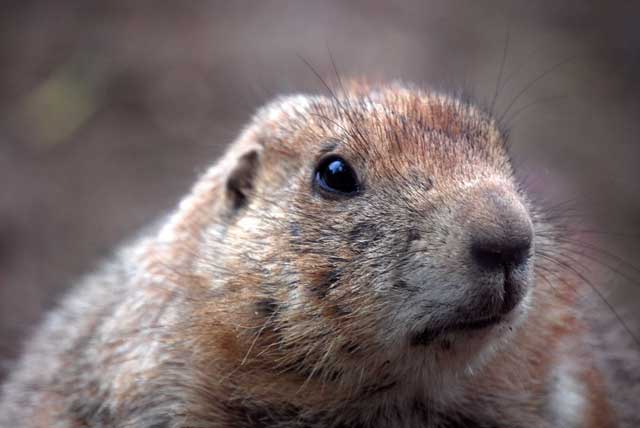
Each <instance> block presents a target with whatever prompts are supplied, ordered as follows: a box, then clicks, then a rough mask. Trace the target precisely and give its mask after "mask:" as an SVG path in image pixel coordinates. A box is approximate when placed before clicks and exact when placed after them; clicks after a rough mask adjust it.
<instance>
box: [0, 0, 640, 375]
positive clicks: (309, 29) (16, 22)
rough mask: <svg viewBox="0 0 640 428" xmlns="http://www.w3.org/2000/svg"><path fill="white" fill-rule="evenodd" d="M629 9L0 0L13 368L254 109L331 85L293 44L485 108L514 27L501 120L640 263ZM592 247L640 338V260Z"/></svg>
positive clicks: (555, 194) (312, 57)
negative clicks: (91, 274) (463, 95)
mask: <svg viewBox="0 0 640 428" xmlns="http://www.w3.org/2000/svg"><path fill="white" fill-rule="evenodd" d="M632 3H633V2H595V1H594V2H587V1H578V0H575V1H564V2H557V1H521V2H486V1H483V2H480V1H473V0H470V1H409V2H391V1H388V2H385V1H364V0H363V1H351V2H337V1H334V2H330V1H325V2H303V1H291V2H264V1H253V2H244V1H233V2H230V1H224V2H223V1H220V2H192V1H181V2H178V1H153V2H152V1H148V2H143V1H139V2H120V1H103V2H92V1H87V0H64V1H62V0H60V1H55V2H54V1H41V2H37V1H14V2H11V1H4V2H2V8H1V12H0V363H1V365H0V378H1V377H2V373H3V371H4V370H6V367H8V366H7V364H8V363H10V361H11V359H12V358H14V357H15V355H16V353H17V352H18V350H19V344H20V343H21V342H22V341H23V340H24V338H25V335H26V334H28V332H29V331H30V330H31V329H32V328H33V326H34V323H36V322H37V321H38V320H40V319H41V317H42V315H43V311H44V310H46V309H47V308H49V307H51V305H52V304H53V303H54V302H55V301H56V299H57V298H59V296H60V294H61V292H62V291H63V290H64V289H65V288H66V287H68V286H69V285H70V284H72V283H73V281H74V279H75V278H77V277H78V276H80V275H81V274H82V273H84V272H87V271H90V270H91V269H93V267H95V266H96V264H97V263H98V262H99V261H100V259H102V258H104V257H106V256H108V255H109V254H110V252H111V251H112V249H113V248H114V247H115V246H116V245H117V244H118V243H120V242H122V241H123V240H126V239H127V238H129V237H131V236H132V234H134V233H135V231H136V230H137V229H139V228H140V227H142V226H143V225H145V224H146V223H148V222H150V221H152V220H153V219H154V218H156V217H157V216H159V215H161V214H162V213H164V212H166V210H168V209H170V208H171V207H173V206H174V205H175V204H176V202H177V201H178V199H179V198H180V196H181V195H183V194H184V193H185V192H186V191H187V189H188V188H189V186H190V184H191V183H192V182H193V181H194V179H195V177H196V176H197V174H198V173H199V172H201V171H203V169H204V168H205V167H206V166H207V165H209V164H211V163H212V162H213V161H214V160H215V159H216V156H217V155H219V154H220V152H221V150H222V149H223V148H224V146H225V145H226V144H228V143H229V142H230V141H232V139H233V138H234V136H235V135H236V134H237V132H238V131H239V129H240V127H241V126H242V124H243V123H244V122H245V121H246V120H247V119H248V118H249V117H250V116H251V114H252V112H253V111H254V110H255V108H257V107H258V106H260V105H261V104H262V103H264V102H265V101H266V100H268V99H269V98H271V97H273V96H275V95H277V94H282V93H291V92H323V91H324V90H323V87H322V84H321V83H320V82H319V81H318V79H317V78H316V77H315V76H314V74H313V73H312V72H311V70H310V69H309V68H308V67H307V66H306V65H305V64H304V62H303V61H302V60H301V59H300V57H303V58H305V59H307V60H308V61H310V62H312V63H314V64H315V66H316V68H317V70H318V72H319V73H320V74H321V75H323V76H324V77H326V78H327V79H329V80H330V81H331V80H333V81H335V79H334V76H333V71H332V66H331V59H330V55H329V51H330V52H331V55H332V56H333V57H334V59H335V62H336V64H337V67H338V69H339V70H340V73H341V74H342V75H343V76H366V77H368V78H370V79H374V80H380V79H394V78H398V79H403V80H408V81H411V82H416V83H419V84H421V85H429V86H434V87H436V88H440V89H443V90H453V91H457V90H465V91H466V92H467V93H471V94H472V95H473V96H474V97H475V98H476V99H478V100H479V101H480V102H483V103H485V104H489V103H490V102H491V99H492V97H493V93H494V88H495V86H496V81H497V79H498V76H499V70H500V63H501V60H502V58H503V52H504V46H505V39H506V35H507V33H509V34H510V37H509V44H508V49H507V54H506V61H505V68H504V70H505V71H504V73H503V78H502V82H503V83H506V84H505V87H504V88H502V89H501V90H500V91H499V97H498V103H497V106H498V107H497V110H498V111H499V112H500V111H504V110H505V109H506V108H507V107H508V105H509V104H510V103H511V101H512V100H513V99H514V97H516V96H517V95H518V94H519V93H520V92H521V91H523V90H524V89H527V88H528V90H527V91H526V92H525V93H524V94H522V96H521V97H520V98H519V99H518V100H517V102H516V103H515V104H514V106H513V107H512V109H511V113H513V114H514V115H515V116H514V117H509V120H507V122H509V128H510V130H511V137H512V143H513V152H514V157H515V159H516V164H517V166H518V168H519V172H520V174H521V175H522V177H525V178H527V183H528V185H529V187H530V188H531V189H532V191H533V192H534V193H535V194H536V196H537V197H539V198H542V199H544V200H547V201H552V202H553V201H555V202H564V201H567V200H570V201H571V202H572V204H573V205H574V206H575V207H577V208H576V212H577V213H578V214H580V217H572V222H574V223H575V224H578V222H583V223H584V226H580V227H581V228H584V229H589V230H591V231H598V232H603V233H588V234H587V233H585V239H588V240H589V241H590V242H595V243H596V245H598V246H599V247H602V248H605V249H606V250H607V251H610V252H612V253H614V254H616V255H618V256H621V257H622V258H623V259H624V260H626V261H628V262H630V263H633V264H635V265H636V266H638V265H640V256H639V254H640V235H639V234H638V233H639V232H638V230H639V227H640V216H639V212H640V200H639V196H640V172H639V169H638V162H639V161H640V144H638V141H637V139H638V135H640V132H639V131H640V129H639V128H640V121H639V120H638V117H639V116H638V113H639V110H640V79H638V77H639V76H640V25H639V24H638V23H639V22H640V10H638V9H639V8H638V7H635V9H634V7H633V6H631V4H632ZM636 4H638V3H637V2H636ZM554 65H557V66H556V67H554ZM549 69H552V70H551V71H550V72H549V73H547V74H545V75H543V76H542V77H540V76H541V75H542V74H544V73H545V70H549ZM538 77H540V79H539V80H536V79H537V78H538ZM516 113H517V114H516ZM568 206H569V205H567V207H568ZM565 213H567V214H569V212H568V211H565ZM571 213H573V211H571ZM571 215H573V214H571ZM597 258H598V260H600V261H601V262H604V263H607V264H610V265H611V266H612V267H613V268H614V270H616V271H619V273H614V272H612V271H611V270H606V269H602V268H600V267H598V265H597V264H596V263H595V262H593V261H592V260H587V262H586V265H587V266H585V269H586V270H587V275H588V276H589V277H590V278H592V279H593V280H594V282H595V284H596V285H598V286H599V287H600V288H601V289H602V290H604V291H605V292H606V293H607V295H608V299H609V300H610V301H611V302H612V303H613V305H614V306H615V307H616V309H617V310H618V311H619V312H621V313H622V314H623V315H624V317H625V319H626V320H627V322H628V323H629V324H630V325H631V327H632V328H634V329H635V331H636V334H640V329H638V328H636V326H635V320H636V319H639V318H640V316H638V315H637V313H636V312H637V310H638V308H639V307H640V305H639V304H638V302H639V300H638V299H640V292H639V289H640V285H639V284H640V272H638V271H637V270H634V268H633V267H631V266H629V265H627V264H625V263H623V262H621V261H620V260H618V259H616V258H614V257H610V256H607V255H605V254H603V253H599V254H597ZM592 297H593V296H592ZM594 299H595V300H596V302H597V298H595V297H594Z"/></svg>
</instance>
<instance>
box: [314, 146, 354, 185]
mask: <svg viewBox="0 0 640 428" xmlns="http://www.w3.org/2000/svg"><path fill="white" fill-rule="evenodd" d="M314 179H315V182H316V184H317V185H318V186H319V187H320V188H321V189H322V190H325V191H327V192H332V193H342V194H345V195H351V194H354V193H356V192H357V191H358V190H359V187H360V186H359V184H358V177H356V173H355V171H354V170H353V168H351V165H349V164H348V163H347V161H345V160H344V159H342V158H341V157H339V156H335V155H334V156H329V157H327V158H325V159H323V160H322V161H320V163H319V164H318V167H317V168H316V174H315V177H314Z"/></svg>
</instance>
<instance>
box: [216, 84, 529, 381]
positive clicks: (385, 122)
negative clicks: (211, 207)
mask: <svg viewBox="0 0 640 428" xmlns="http://www.w3.org/2000/svg"><path fill="white" fill-rule="evenodd" d="M276 105H277V106H276V107H267V108H266V109H265V110H263V111H262V112H261V113H260V114H259V115H258V116H257V119H256V123H255V124H254V126H253V127H251V128H249V129H248V130H247V131H246V133H245V134H244V136H243V138H242V140H243V141H245V144H246V145H247V146H249V147H251V142H255V141H257V142H259V147H258V148H255V149H251V150H255V151H256V152H259V158H260V160H259V166H257V167H256V168H254V169H252V171H253V170H255V171H256V172H255V174H256V177H259V178H260V179H258V180H255V181H256V182H257V183H260V185H258V186H257V187H255V188H252V189H251V192H250V196H247V198H246V199H247V201H246V206H245V207H242V208H241V209H242V210H243V211H242V215H241V216H239V220H238V221H237V222H236V223H234V224H233V225H232V226H231V227H230V228H229V229H228V231H227V232H226V235H225V236H226V237H227V239H229V237H231V236H233V239H232V241H234V242H239V241H243V242H248V243H251V244H248V245H247V247H245V249H244V250H242V251H241V252H240V253H238V252H237V249H236V250H235V253H234V249H232V248H229V249H228V250H227V253H228V254H230V257H229V262H228V266H232V267H233V269H239V271H242V266H247V265H248V264H247V263H243V262H242V258H244V257H247V254H250V256H251V257H252V258H253V259H259V260H260V263H259V264H260V266H261V267H262V268H263V269H264V271H263V272H262V273H258V274H257V275H256V285H255V286H256V288H257V289H256V290H255V292H256V293H257V294H259V295H260V296H262V297H261V298H260V299H258V300H259V301H260V308H259V310H257V311H255V312H256V313H257V314H261V315H259V316H263V317H264V319H263V320H262V321H263V322H265V323H266V324H265V326H266V325H268V326H267V327H265V331H263V332H262V335H261V336H262V337H259V338H258V339H257V340H258V341H261V340H264V341H265V342H270V341H271V342H272V343H261V344H260V349H265V348H266V349H268V350H269V351H268V352H274V353H277V352H283V354H282V355H281V356H280V357H279V358H275V360H276V361H281V362H282V365H283V367H286V368H287V369H289V368H293V369H294V370H300V371H301V372H304V373H307V374H309V373H311V372H312V371H313V370H317V369H314V368H316V367H319V365H320V364H322V366H323V367H325V369H323V370H326V367H331V368H332V369H330V370H329V371H330V372H332V373H322V375H324V376H330V377H333V378H336V379H340V378H341V377H342V376H344V375H345V373H347V372H349V371H350V370H352V369H353V367H354V366H357V367H363V366H364V367H368V368H369V369H375V370H378V371H379V372H380V373H385V376H386V373H388V372H389V371H390V368H391V371H394V370H396V369H397V370H400V371H412V370H416V369H417V370H419V371H420V372H424V373H425V375H433V373H434V372H438V373H447V372H451V373H456V372H460V371H461V370H463V369H465V368H473V367H475V366H476V365H477V364H478V363H479V362H481V361H482V360H483V356H486V355H487V353H488V352H490V351H492V350H494V349H496V347H497V345H499V344H500V343H501V342H503V341H504V340H505V339H507V338H508V337H509V335H510V333H511V332H512V331H513V330H514V327H516V326H517V325H518V324H519V323H520V322H521V321H522V319H523V317H524V316H525V314H526V308H527V302H528V300H529V299H530V294H531V293H530V291H531V288H532V277H533V263H534V260H533V257H534V236H533V229H534V227H533V223H532V220H531V217H530V215H529V212H528V208H527V204H526V201H525V199H524V198H523V197H522V196H520V194H519V191H518V189H517V188H516V187H515V185H514V184H513V177H512V172H511V167H510V164H509V160H508V157H507V154H506V150H505V147H504V141H503V139H502V136H501V134H500V133H499V131H498V130H497V129H496V127H495V124H494V123H493V122H492V121H491V120H490V119H489V118H488V117H487V116H485V115H484V114H483V113H481V112H480V111H478V110H477V109H475V108H473V107H471V106H469V105H467V104H464V103H462V102H460V101H457V100H453V99H450V98H447V97H444V96H440V95H427V94H424V93H421V92H419V91H409V90H406V89H403V88H398V87H392V88H386V89H384V90H380V91H372V92H367V93H366V94H358V93H357V92H356V93H355V95H353V94H352V95H349V96H344V97H343V96H339V97H336V98H333V99H329V98H305V97H292V98H290V99H285V100H279V101H278V102H277V104H276ZM264 129H268V130H269V137H267V136H266V135H264V133H263V131H261V130H264ZM274 136H276V138H274ZM301 146H302V147H305V149H304V151H303V153H301V152H300V150H297V149H296V147H301ZM283 157H284V158H285V159H286V162H285V163H282V162H281V161H278V160H279V159H282V158H283ZM278 162H279V164H280V165H282V166H281V167H278V168H273V165H275V164H276V163H278ZM267 166H268V167H267ZM331 168H332V169H333V170H331ZM265 213H266V214H265ZM274 240H275V241H277V242H278V245H273V241H274ZM260 242H263V243H264V245H260V244H259V243H260ZM273 248H280V249H281V250H280V251H278V252H277V253H274V252H272V251H270V249H273ZM282 249H284V250H282ZM234 254H235V255H234ZM251 265H252V266H254V265H255V263H251ZM247 274H248V273H247ZM253 274H256V272H253ZM265 320H266V321H265ZM257 322H260V321H259V320H258V321H257ZM266 330H268V331H270V332H272V333H273V334H266ZM391 377H393V376H391ZM430 377H433V376H430Z"/></svg>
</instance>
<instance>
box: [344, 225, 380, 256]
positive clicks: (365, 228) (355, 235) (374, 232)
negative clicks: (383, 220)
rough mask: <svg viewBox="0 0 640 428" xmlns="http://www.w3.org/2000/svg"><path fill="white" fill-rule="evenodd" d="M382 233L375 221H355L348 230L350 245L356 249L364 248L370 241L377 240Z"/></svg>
mask: <svg viewBox="0 0 640 428" xmlns="http://www.w3.org/2000/svg"><path fill="white" fill-rule="evenodd" d="M382 238H383V234H382V232H381V231H380V229H379V228H378V226H377V225H376V224H375V223H369V222H362V223H357V224H356V225H355V226H354V227H353V228H352V229H351V231H350V232H349V239H350V242H351V245H352V246H353V248H355V249H356V250H359V251H362V250H365V249H366V248H367V247H369V245H371V243H374V242H376V241H379V240H380V239H382Z"/></svg>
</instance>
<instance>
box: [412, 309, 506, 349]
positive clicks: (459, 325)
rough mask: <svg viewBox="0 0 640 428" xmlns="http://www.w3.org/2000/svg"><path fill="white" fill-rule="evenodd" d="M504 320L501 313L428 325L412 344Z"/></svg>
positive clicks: (481, 328) (484, 327)
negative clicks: (470, 319)
mask: <svg viewBox="0 0 640 428" xmlns="http://www.w3.org/2000/svg"><path fill="white" fill-rule="evenodd" d="M502 320H503V317H502V316H501V315H496V316H493V317H491V318H485V319H480V320H473V321H463V322H456V323H450V324H444V325H440V326H437V327H435V328H434V327H427V328H425V329H424V330H423V331H421V332H419V333H418V334H416V335H415V336H413V338H412V339H411V344H412V345H414V346H424V345H428V344H430V343H431V342H433V341H434V340H435V339H437V338H438V337H440V336H443V335H445V334H448V333H457V332H470V331H478V330H483V329H486V328H489V327H492V326H494V325H496V324H499V323H500V322H501V321H502Z"/></svg>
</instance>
